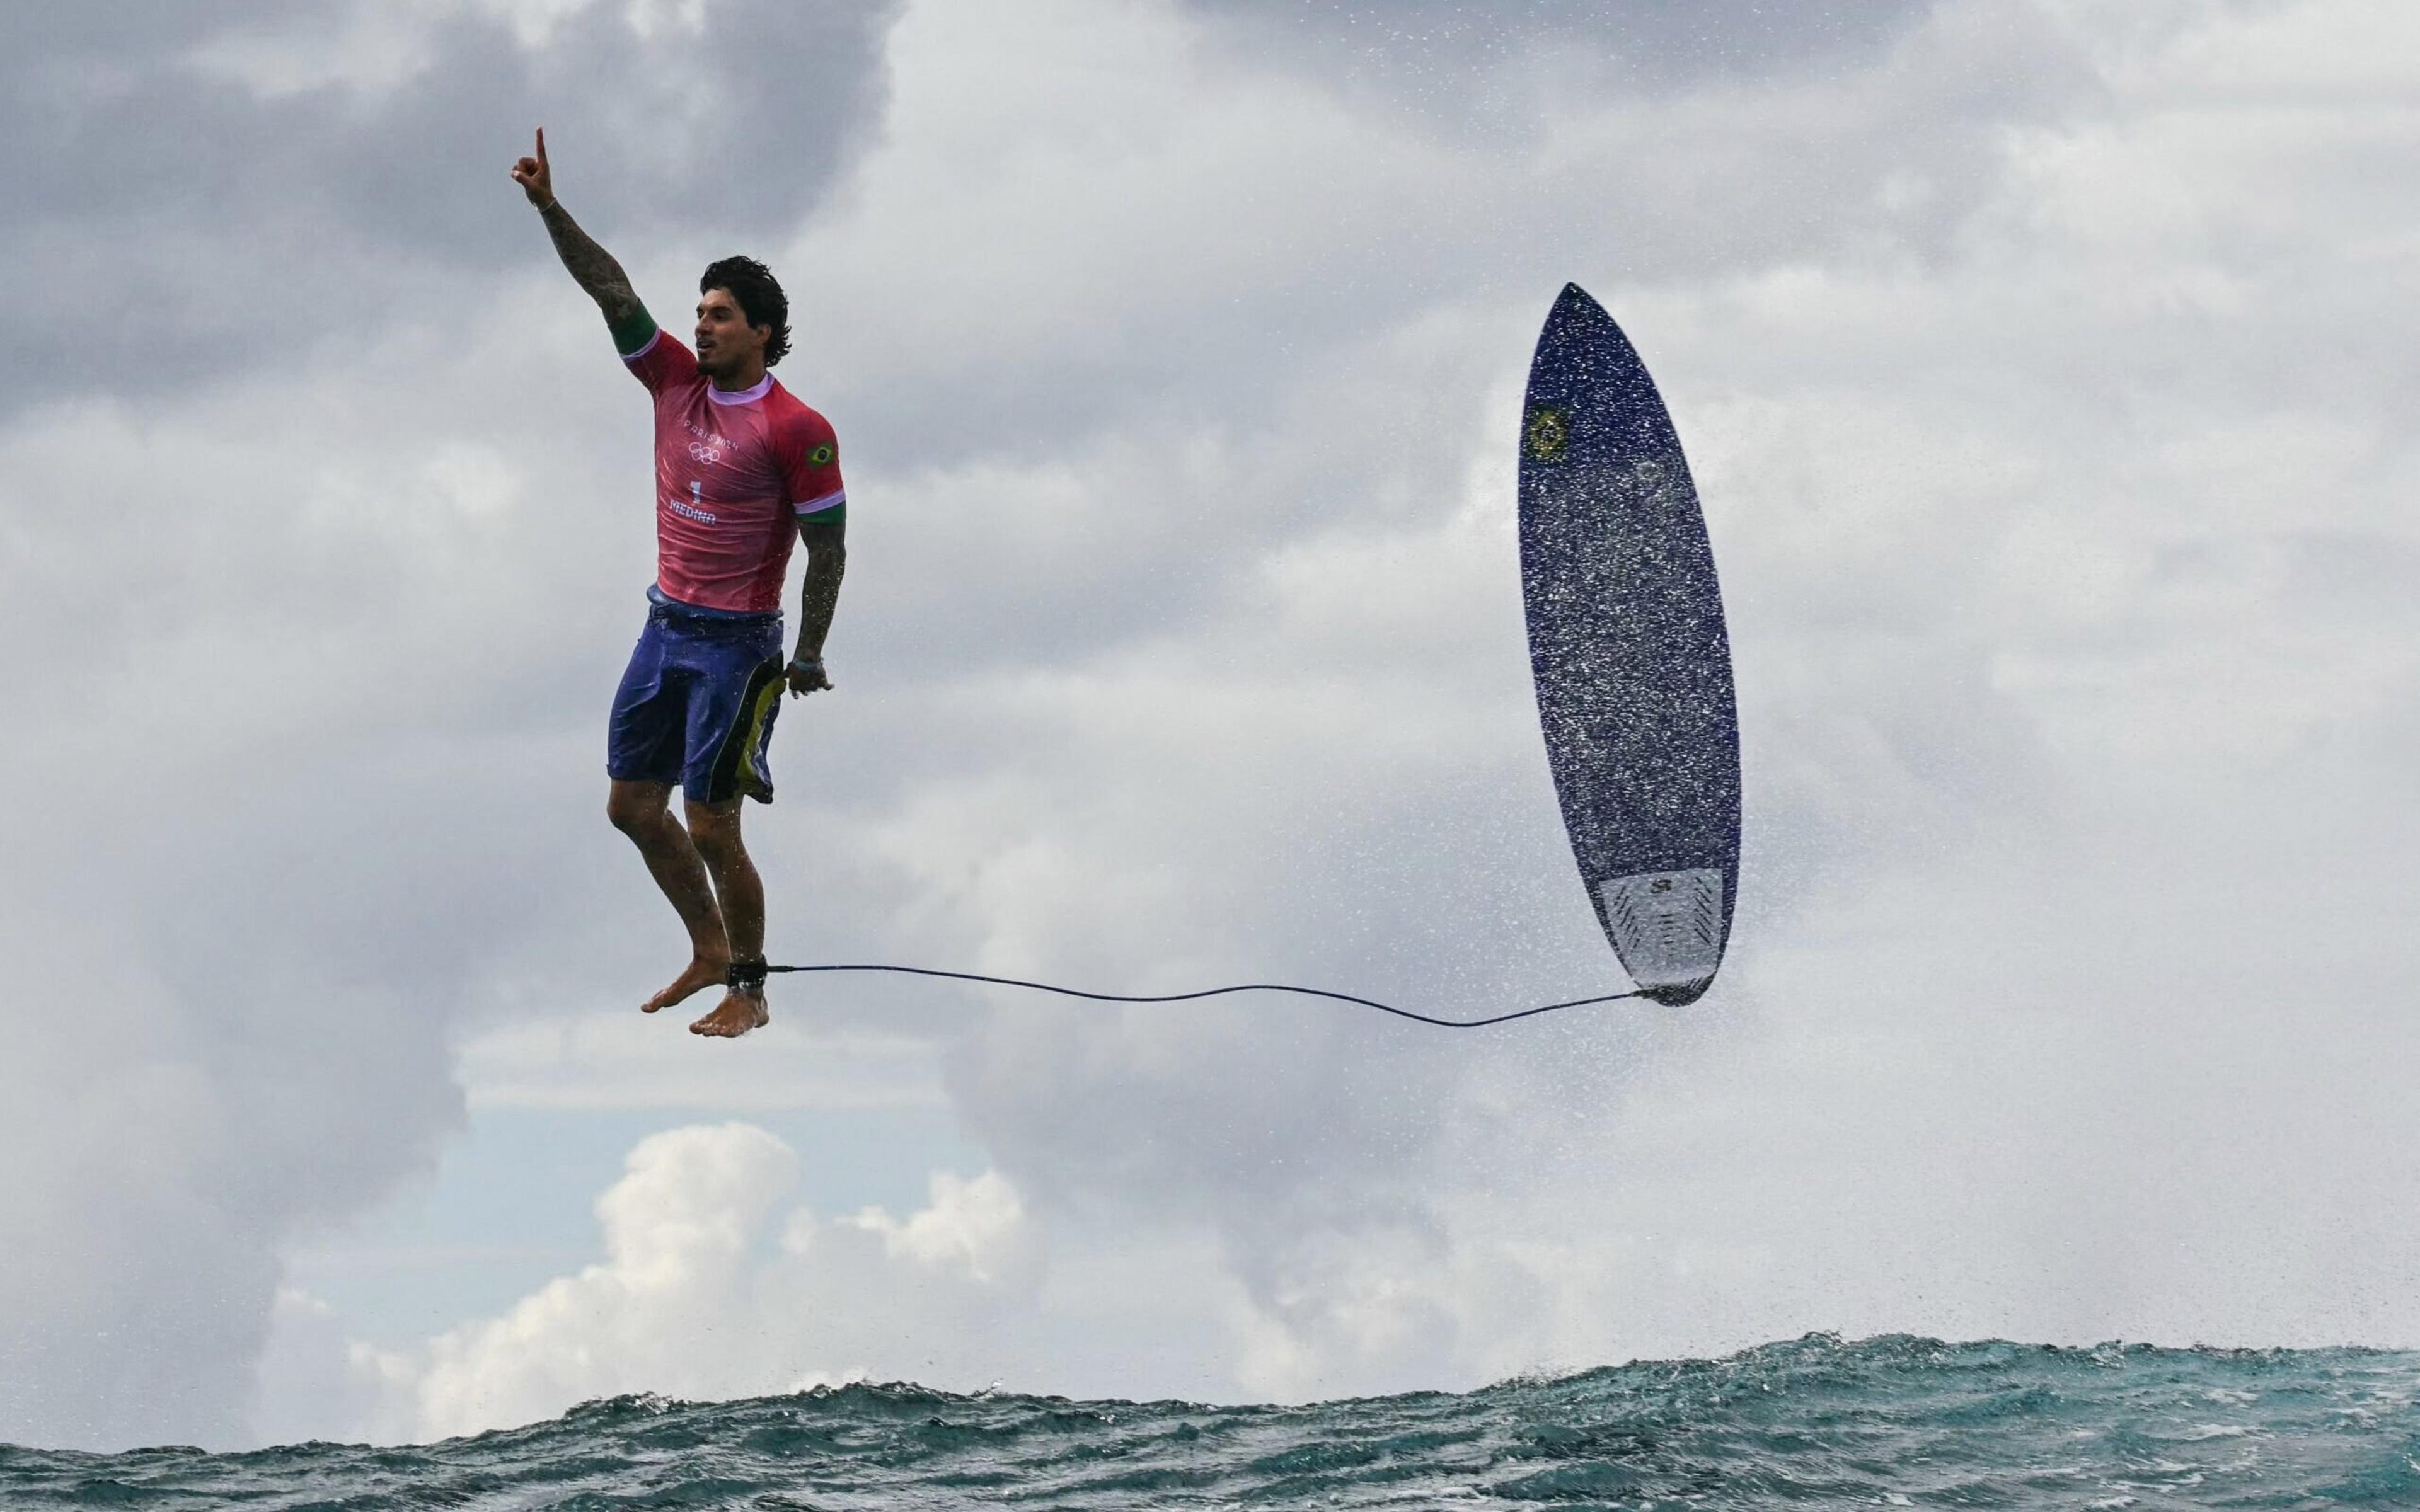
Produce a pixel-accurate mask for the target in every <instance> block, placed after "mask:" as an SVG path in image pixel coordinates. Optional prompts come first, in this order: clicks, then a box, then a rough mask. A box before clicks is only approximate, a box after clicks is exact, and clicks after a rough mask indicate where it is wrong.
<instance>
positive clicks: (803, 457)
mask: <svg viewBox="0 0 2420 1512" xmlns="http://www.w3.org/2000/svg"><path fill="white" fill-rule="evenodd" d="M783 433H784V434H783V437H782V445H781V449H780V455H781V459H782V481H783V484H784V485H785V486H786V487H787V488H788V490H789V495H790V507H791V508H792V509H794V510H796V511H797V512H798V517H799V523H800V524H802V525H839V524H842V523H845V521H846V520H847V518H848V490H847V489H846V488H845V487H843V486H841V481H840V444H839V442H838V441H837V440H834V439H833V436H832V428H831V422H830V421H829V420H826V419H825V418H824V417H823V416H821V415H819V414H817V413H815V412H814V410H812V409H807V408H806V407H805V406H803V405H801V406H799V409H797V411H796V412H794V413H793V414H792V415H790V416H789V423H788V424H786V425H784V426H783Z"/></svg>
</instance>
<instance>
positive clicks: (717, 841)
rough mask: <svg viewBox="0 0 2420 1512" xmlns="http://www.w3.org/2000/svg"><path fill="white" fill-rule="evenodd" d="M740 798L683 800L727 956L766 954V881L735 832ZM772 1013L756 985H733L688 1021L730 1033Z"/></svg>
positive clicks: (699, 1030) (699, 1028)
mask: <svg viewBox="0 0 2420 1512" xmlns="http://www.w3.org/2000/svg"><path fill="white" fill-rule="evenodd" d="M740 803H741V800H740V799H738V798H733V799H731V800H730V801H729V802H726V803H700V802H698V801H696V800H695V799H693V798H692V799H688V800H686V801H685V804H684V808H685V810H686V812H687V813H688V815H689V836H690V840H691V841H693V842H694V844H695V849H696V854H697V855H698V856H700V857H701V858H702V859H703V860H704V862H705V868H706V871H707V872H710V873H711V874H712V875H713V878H714V895H715V898H716V899H717V900H718V901H719V903H721V910H722V928H723V930H724V932H725V934H726V938H727V939H728V940H729V942H730V943H729V947H728V948H729V949H730V952H731V956H730V958H731V959H732V960H734V961H761V960H763V959H764V957H765V884H764V882H763V881H762V880H760V879H759V878H758V877H757V875H756V863H755V862H753V861H752V860H750V859H749V858H748V847H747V845H746V844H744V843H743V842H742V841H741V840H740V838H739V805H740ZM771 1017H772V1015H771V1014H769V1013H768V1012H767V1011H766V1008H765V995H764V994H763V993H762V992H761V991H752V992H742V991H740V990H739V989H738V988H736V987H735V988H732V989H730V990H728V991H726V992H725V993H724V994H723V995H722V1001H721V1002H720V1003H718V1004H716V1005H715V1007H714V1011H712V1012H710V1013H708V1014H706V1017H704V1018H702V1019H699V1020H698V1021H697V1022H696V1023H694V1024H692V1025H690V1033H692V1034H707V1035H714V1036H717V1037H720V1038H734V1037H737V1036H738V1035H742V1034H746V1033H747V1032H748V1031H749V1030H751V1029H754V1028H761V1027H762V1026H765V1025H766V1024H767V1023H768V1022H770V1020H771Z"/></svg>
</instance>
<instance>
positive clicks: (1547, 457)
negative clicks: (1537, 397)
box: [1521, 408, 1572, 462]
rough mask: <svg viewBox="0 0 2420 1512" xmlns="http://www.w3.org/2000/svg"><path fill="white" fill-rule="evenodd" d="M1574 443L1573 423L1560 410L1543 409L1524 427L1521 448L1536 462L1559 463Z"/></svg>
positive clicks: (1530, 418) (1533, 415)
mask: <svg viewBox="0 0 2420 1512" xmlns="http://www.w3.org/2000/svg"><path fill="white" fill-rule="evenodd" d="M1571 443H1572V423H1571V421H1570V420H1569V419H1567V418H1565V416H1564V414H1563V412H1562V411H1561V410H1559V409H1545V408H1541V409H1539V410H1538V411H1537V412H1536V413H1535V414H1532V415H1531V416H1530V417H1529V424H1527V425H1526V426H1524V427H1522V431H1521V446H1522V449H1523V450H1524V451H1526V452H1528V454H1529V456H1530V458H1531V459H1532V460H1534V461H1539V462H1559V461H1561V460H1562V457H1563V449H1564V448H1565V447H1567V446H1569V445H1571Z"/></svg>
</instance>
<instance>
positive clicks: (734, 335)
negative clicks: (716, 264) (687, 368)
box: [697, 288, 773, 378]
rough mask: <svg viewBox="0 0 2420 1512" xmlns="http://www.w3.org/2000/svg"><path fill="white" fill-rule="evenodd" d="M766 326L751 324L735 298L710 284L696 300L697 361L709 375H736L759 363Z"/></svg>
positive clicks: (766, 336) (769, 329) (767, 331)
mask: <svg viewBox="0 0 2420 1512" xmlns="http://www.w3.org/2000/svg"><path fill="white" fill-rule="evenodd" d="M772 334H773V328H772V327H770V326H752V325H750V324H749V323H748V316H745V315H743V314H742V313H740V309H739V301H737V300H735V299H733V298H732V297H731V291H730V290H729V289H724V288H710V289H707V290H706V292H705V293H704V294H703V295H701V296H699V298H698V301H697V365H698V370H699V371H700V372H702V373H704V374H705V375H706V377H707V378H736V377H737V376H738V375H740V374H742V373H745V372H747V371H748V370H749V369H750V367H751V366H752V365H755V364H758V363H763V361H764V359H765V343H766V342H767V341H768V339H770V338H771V336H772Z"/></svg>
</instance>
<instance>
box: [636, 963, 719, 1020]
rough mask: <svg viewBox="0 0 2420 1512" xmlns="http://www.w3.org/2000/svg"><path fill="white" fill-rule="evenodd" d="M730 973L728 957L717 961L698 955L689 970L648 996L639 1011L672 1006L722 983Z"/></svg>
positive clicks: (644, 1011)
mask: <svg viewBox="0 0 2420 1512" xmlns="http://www.w3.org/2000/svg"><path fill="white" fill-rule="evenodd" d="M730 975H731V963H730V961H729V960H728V959H725V960H721V961H717V960H715V959H713V958H712V957H711V956H703V955H701V956H697V957H695V958H694V959H692V960H691V961H690V964H689V969H688V970H687V971H684V972H682V973H681V974H680V975H679V976H677V977H675V978H674V979H673V984H672V985H671V986H669V987H667V988H665V989H664V990H663V991H662V992H659V993H658V994H656V995H655V996H653V997H650V998H648V999H647V1001H646V1003H645V1004H644V1006H642V1007H641V1008H640V1010H639V1011H640V1012H642V1013H652V1012H654V1011H656V1010H658V1009H659V1008H670V1007H671V1006H672V1005H673V1004H675V1003H677V1002H679V1001H680V1000H681V999H682V998H684V997H693V996H695V995H698V994H699V993H702V992H704V991H706V989H707V988H708V987H719V986H721V985H722V982H723V980H724V979H725V978H727V977H729V976H730Z"/></svg>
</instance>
